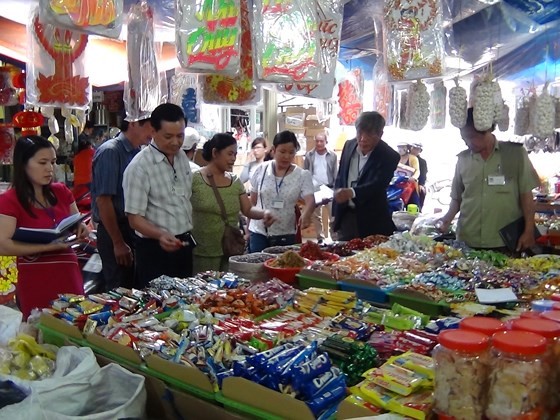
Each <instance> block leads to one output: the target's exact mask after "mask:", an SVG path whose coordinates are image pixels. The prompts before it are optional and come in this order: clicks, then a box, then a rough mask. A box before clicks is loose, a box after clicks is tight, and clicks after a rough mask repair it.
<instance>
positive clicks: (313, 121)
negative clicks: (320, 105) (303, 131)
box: [305, 115, 330, 128]
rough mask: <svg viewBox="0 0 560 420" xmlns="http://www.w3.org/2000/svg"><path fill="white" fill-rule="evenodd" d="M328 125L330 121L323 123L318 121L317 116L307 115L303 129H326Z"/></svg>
mask: <svg viewBox="0 0 560 420" xmlns="http://www.w3.org/2000/svg"><path fill="white" fill-rule="evenodd" d="M329 124H330V119H327V120H325V121H322V122H321V121H319V119H318V118H317V115H307V118H306V119H305V127H309V128H328V127H329Z"/></svg>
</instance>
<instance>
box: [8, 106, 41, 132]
mask: <svg viewBox="0 0 560 420" xmlns="http://www.w3.org/2000/svg"><path fill="white" fill-rule="evenodd" d="M12 121H13V123H14V126H16V127H18V128H21V135H22V136H33V135H37V134H39V132H40V131H41V126H42V125H43V122H44V121H45V119H44V118H43V115H42V114H41V113H40V112H35V111H20V112H18V113H17V114H16V115H14V118H13V119H12Z"/></svg>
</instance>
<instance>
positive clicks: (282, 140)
mask: <svg viewBox="0 0 560 420" xmlns="http://www.w3.org/2000/svg"><path fill="white" fill-rule="evenodd" d="M288 143H292V144H293V145H294V147H295V148H296V151H298V150H299V148H300V146H299V142H298V140H297V137H296V135H295V134H294V133H293V132H291V131H289V130H286V131H280V132H279V133H278V134H276V135H275V136H274V140H273V141H272V145H273V146H274V147H278V146H280V145H281V144H288Z"/></svg>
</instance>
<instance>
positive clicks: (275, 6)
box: [253, 0, 321, 83]
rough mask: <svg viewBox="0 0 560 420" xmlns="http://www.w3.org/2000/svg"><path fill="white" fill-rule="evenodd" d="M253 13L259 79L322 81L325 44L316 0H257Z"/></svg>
mask: <svg viewBox="0 0 560 420" xmlns="http://www.w3.org/2000/svg"><path fill="white" fill-rule="evenodd" d="M253 16H254V25H253V28H254V32H253V41H254V49H255V58H256V66H257V77H258V79H259V80H263V81H267V82H275V83H291V82H311V83H316V82H319V80H320V76H321V48H320V43H319V38H320V36H319V22H318V19H317V13H316V10H315V0H276V1H274V2H268V1H267V0H256V1H255V3H254V14H253Z"/></svg>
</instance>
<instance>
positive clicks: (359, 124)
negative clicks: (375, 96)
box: [354, 111, 385, 135]
mask: <svg viewBox="0 0 560 420" xmlns="http://www.w3.org/2000/svg"><path fill="white" fill-rule="evenodd" d="M354 126H355V127H356V131H363V132H366V133H373V134H377V135H381V132H382V131H383V129H384V128H385V118H383V115H381V114H380V113H379V112H377V111H368V112H362V113H361V114H360V116H359V117H358V119H357V120H356V123H355V124H354Z"/></svg>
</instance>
